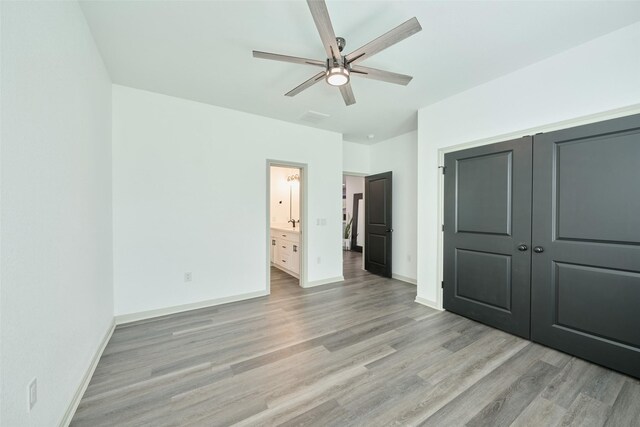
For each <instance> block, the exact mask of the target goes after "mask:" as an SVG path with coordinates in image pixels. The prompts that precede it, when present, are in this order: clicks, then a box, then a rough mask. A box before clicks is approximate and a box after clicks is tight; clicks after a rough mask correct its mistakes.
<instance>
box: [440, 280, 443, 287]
mask: <svg viewBox="0 0 640 427" xmlns="http://www.w3.org/2000/svg"><path fill="white" fill-rule="evenodd" d="M440 287H441V288H443V289H444V280H443V281H442V282H440Z"/></svg>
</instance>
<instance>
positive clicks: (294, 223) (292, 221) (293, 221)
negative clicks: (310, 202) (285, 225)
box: [287, 219, 300, 228]
mask: <svg viewBox="0 0 640 427" xmlns="http://www.w3.org/2000/svg"><path fill="white" fill-rule="evenodd" d="M287 222H290V223H291V224H293V228H296V222H297V223H300V220H297V221H296V220H295V219H290V220H289V221H287Z"/></svg>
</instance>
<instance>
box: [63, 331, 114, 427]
mask: <svg viewBox="0 0 640 427" xmlns="http://www.w3.org/2000/svg"><path fill="white" fill-rule="evenodd" d="M115 328H116V323H115V321H114V320H112V321H111V326H110V327H109V329H108V330H107V333H106V334H105V336H104V337H103V338H102V342H101V343H100V346H99V347H98V351H96V354H94V355H93V359H92V360H91V364H90V365H89V368H88V369H87V371H86V372H85V373H84V376H83V377H82V381H81V382H80V384H79V385H78V389H77V390H76V392H75V394H74V395H73V399H72V400H71V403H70V404H69V407H68V408H67V412H65V413H64V417H63V418H62V421H60V424H59V425H60V426H62V427H68V426H69V424H71V420H72V419H73V416H74V415H75V413H76V409H78V405H80V401H81V400H82V396H84V392H85V391H86V390H87V387H89V382H91V377H93V373H94V372H95V370H96V367H97V366H98V362H99V361H100V358H101V357H102V353H103V352H104V349H105V347H107V344H108V343H109V340H110V339H111V335H113V331H114V330H115Z"/></svg>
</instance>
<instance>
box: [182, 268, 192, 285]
mask: <svg viewBox="0 0 640 427" xmlns="http://www.w3.org/2000/svg"><path fill="white" fill-rule="evenodd" d="M192 279H193V277H192V276H191V272H190V271H187V272H186V273H184V281H185V283H186V282H190V281H191V280H192Z"/></svg>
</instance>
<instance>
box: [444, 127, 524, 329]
mask: <svg viewBox="0 0 640 427" xmlns="http://www.w3.org/2000/svg"><path fill="white" fill-rule="evenodd" d="M445 167H446V169H445V171H446V173H445V179H444V187H445V190H444V191H445V200H444V203H445V205H444V285H443V286H444V308H445V309H447V310H449V311H453V312H455V313H458V314H461V315H463V316H466V317H470V318H472V319H475V320H478V321H480V322H483V323H486V324H488V325H490V326H494V327H496V328H499V329H502V330H504V331H507V332H510V333H513V334H515V335H519V336H521V337H525V338H528V337H529V317H530V311H529V308H530V266H531V264H530V263H531V256H530V249H529V246H530V240H531V138H530V137H524V138H520V139H516V140H512V141H506V142H501V143H498V144H491V145H488V146H483V147H478V148H471V149H468V150H462V151H457V152H454V153H449V154H446V155H445Z"/></svg>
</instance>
